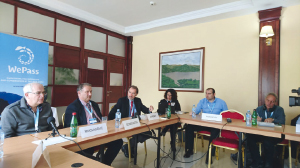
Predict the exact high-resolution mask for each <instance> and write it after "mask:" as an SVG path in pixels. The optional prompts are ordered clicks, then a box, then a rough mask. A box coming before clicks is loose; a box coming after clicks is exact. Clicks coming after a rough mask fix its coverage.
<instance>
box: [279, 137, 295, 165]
mask: <svg viewBox="0 0 300 168" xmlns="http://www.w3.org/2000/svg"><path fill="white" fill-rule="evenodd" d="M277 145H282V160H284V152H285V147H286V146H288V147H289V165H290V167H292V158H291V157H292V152H291V143H290V141H289V140H286V139H285V140H283V141H282V142H280V143H278V144H277Z"/></svg>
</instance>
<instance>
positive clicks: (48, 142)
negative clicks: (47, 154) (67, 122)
mask: <svg viewBox="0 0 300 168" xmlns="http://www.w3.org/2000/svg"><path fill="white" fill-rule="evenodd" d="M65 138H67V139H69V140H67V139H64V138H62V137H53V138H48V139H47V140H44V139H43V140H38V141H32V143H34V144H37V145H39V144H40V142H41V141H43V150H44V149H45V148H46V146H49V145H54V144H58V143H63V142H66V141H70V140H71V139H72V140H73V139H75V138H71V137H65Z"/></svg>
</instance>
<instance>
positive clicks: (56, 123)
mask: <svg viewBox="0 0 300 168" xmlns="http://www.w3.org/2000/svg"><path fill="white" fill-rule="evenodd" d="M51 110H52V113H53V117H54V118H55V126H56V127H59V121H58V116H57V108H56V107H51Z"/></svg>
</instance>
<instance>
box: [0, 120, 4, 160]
mask: <svg viewBox="0 0 300 168" xmlns="http://www.w3.org/2000/svg"><path fill="white" fill-rule="evenodd" d="M3 144H4V132H3V131H2V125H1V116H0V158H2V157H3Z"/></svg>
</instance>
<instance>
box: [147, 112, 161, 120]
mask: <svg viewBox="0 0 300 168" xmlns="http://www.w3.org/2000/svg"><path fill="white" fill-rule="evenodd" d="M146 115H147V118H148V120H149V121H151V120H158V119H159V116H158V113H151V114H146Z"/></svg>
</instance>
